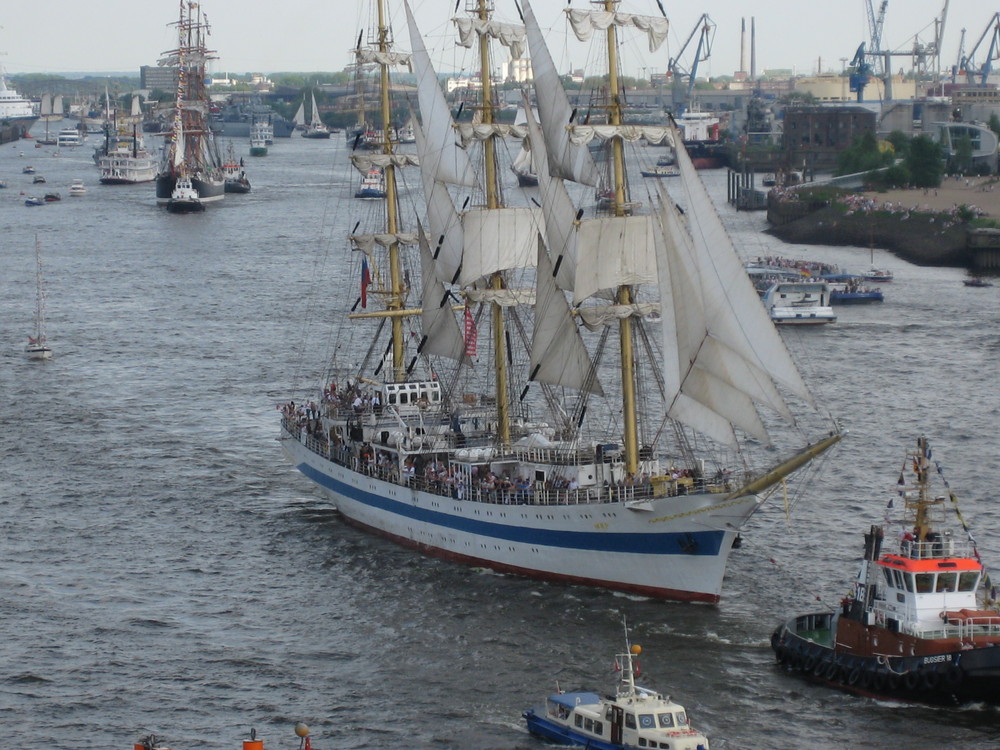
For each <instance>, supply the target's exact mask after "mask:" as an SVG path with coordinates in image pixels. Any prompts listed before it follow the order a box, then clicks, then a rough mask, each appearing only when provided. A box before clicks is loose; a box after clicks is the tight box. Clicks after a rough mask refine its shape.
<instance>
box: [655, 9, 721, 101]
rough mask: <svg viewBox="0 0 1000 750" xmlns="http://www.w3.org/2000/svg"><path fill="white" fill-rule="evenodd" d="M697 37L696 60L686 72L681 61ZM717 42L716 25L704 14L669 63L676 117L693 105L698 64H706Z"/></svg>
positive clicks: (668, 68)
mask: <svg viewBox="0 0 1000 750" xmlns="http://www.w3.org/2000/svg"><path fill="white" fill-rule="evenodd" d="M695 35H697V36H698V45H697V47H696V48H695V52H694V59H693V61H692V63H691V69H690V70H686V69H685V68H684V67H683V66H682V65H681V63H680V59H681V57H682V56H683V54H684V52H685V50H687V48H688V45H689V44H690V43H691V41H692V40H693V39H694V37H695ZM714 40H715V23H714V22H713V21H712V19H711V18H709V17H708V13H702V14H701V18H699V19H698V22H697V23H696V24H695V25H694V28H693V29H691V33H690V34H688V37H687V39H685V40H684V44H682V45H681V48H680V51H678V53H677V56H676V57H672V58H670V61H669V62H668V63H667V70H668V71H669V73H670V76H671V78H672V81H673V84H672V86H673V94H672V96H671V98H672V100H673V105H674V115H675V116H677V117H679V116H680V115H682V114H684V112H685V111H686V110H687V108H688V107H689V106H690V104H691V95H692V92H693V91H694V81H695V78H696V77H697V75H698V63H700V62H704V61H705V60H707V59H708V58H709V57H710V56H711V55H712V42H713V41H714ZM685 77H686V78H687V87H686V88H684V89H683V94H682V95H681V97H680V102H679V103H678V101H677V100H678V97H677V93H676V92H677V91H678V89H680V88H681V86H682V79H684V78H685Z"/></svg>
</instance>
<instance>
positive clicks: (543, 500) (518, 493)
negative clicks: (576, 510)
mask: <svg viewBox="0 0 1000 750" xmlns="http://www.w3.org/2000/svg"><path fill="white" fill-rule="evenodd" d="M281 422H282V426H283V427H284V428H285V430H286V431H287V432H288V433H289V434H290V435H291V436H293V437H294V438H295V439H296V440H298V441H299V442H301V443H302V444H303V445H304V446H305V447H306V448H307V449H308V450H310V451H312V452H313V453H315V454H317V455H319V456H322V457H323V458H325V459H327V460H328V461H332V462H334V463H336V464H339V465H341V466H345V467H348V468H350V469H352V470H353V471H358V472H362V473H365V474H368V475H370V476H374V477H377V478H379V479H383V480H385V481H390V482H393V483H396V484H401V485H407V486H410V487H412V488H414V489H417V490H420V491H423V492H429V493H432V494H435V495H442V496H444V497H452V498H456V499H460V500H469V501H472V502H480V503H490V504H496V505H540V506H550V505H557V506H558V505H594V504H600V503H623V502H633V501H637V500H639V501H641V500H651V499H653V498H654V497H663V496H664V493H663V491H662V489H658V490H656V491H655V492H654V487H653V486H652V485H651V484H645V483H640V484H636V485H628V484H622V485H617V484H607V485H604V486H593V487H589V486H588V487H562V488H556V487H546V486H539V485H538V484H537V483H536V484H533V485H531V486H515V485H514V484H513V483H508V482H502V483H501V484H499V485H497V486H485V485H483V484H482V483H480V482H475V481H471V482H470V481H463V480H462V479H460V478H457V477H453V476H442V477H427V476H416V475H413V474H408V473H406V471H404V472H402V473H401V472H400V471H399V469H398V467H397V466H396V465H395V464H392V463H388V464H386V463H379V461H378V459H377V458H376V456H375V452H374V451H373V452H372V453H370V454H368V458H366V459H364V460H363V459H362V458H361V457H360V456H358V455H357V454H356V452H355V451H354V450H353V449H352V448H351V447H350V446H348V445H345V444H337V443H334V442H332V441H330V440H329V439H328V438H327V437H326V436H325V435H324V434H323V433H322V432H319V433H316V434H314V433H312V432H310V431H309V430H308V426H307V424H304V423H303V422H302V420H300V419H299V418H297V417H293V416H288V415H286V416H283V417H282V420H281ZM697 484H698V486H697V491H704V489H705V487H704V486H703V484H704V483H702V482H699V483H697ZM689 491H690V489H689V488H687V487H685V486H684V485H678V487H677V489H676V491H673V492H670V493H669V494H670V495H671V496H672V495H683V494H687V492H689Z"/></svg>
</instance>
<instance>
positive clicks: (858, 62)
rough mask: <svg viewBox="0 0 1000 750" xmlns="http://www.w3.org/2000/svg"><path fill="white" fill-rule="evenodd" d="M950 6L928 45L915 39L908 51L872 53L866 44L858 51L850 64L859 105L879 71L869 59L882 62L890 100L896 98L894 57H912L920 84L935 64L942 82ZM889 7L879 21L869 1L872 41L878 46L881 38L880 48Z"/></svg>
mask: <svg viewBox="0 0 1000 750" xmlns="http://www.w3.org/2000/svg"><path fill="white" fill-rule="evenodd" d="M949 2H950V0H945V2H944V7H943V8H942V9H941V15H940V16H939V17H937V18H935V19H934V22H933V24H934V38H933V40H932V41H931V42H929V43H927V44H924V43H923V42H921V41H920V39H919V38H918V37H917V36H916V35H914V37H913V44H912V46H911V47H910V48H909V49H905V50H887V49H879V48H878V47H875V48H874V49H870V50H869V49H867V48H866V47H865V44H864V43H862V44H861V46H859V47H858V50H857V52H855V54H854V58H853V59H852V60H851V63H850V66H851V68H852V71H851V74H850V89H851V91H855V92H857V95H858V101H859V102H860V101H864V89H865V86H866V85H867V84H868V82H869V80H870V79H871V77H872V76H873V75H874V74H875V67H874V66H873V65H872V64H871V63H869V62H868V61H867V58H873V59H874V60H876V61H882V64H881V66H880V69H881V71H882V73H883V75H884V81H885V98H886V99H891V98H892V58H893V57H909V58H910V59H911V60H912V62H913V67H914V68H915V72H916V77H917V80H918V81H919V80H922V79H924V78H926V77H927V75H928V70H927V69H928V63H929V62H930V63H931V66H932V70H933V71H934V75H935V79H936V80H937V79H939V78H940V70H941V40H942V39H943V38H944V28H945V22H946V21H947V19H948V4H949ZM887 5H888V2H887V0H883V2H882V5H881V7H880V9H879V15H878V18H876V17H875V13H874V10H873V8H872V5H871V2H870V0H868V10H869V16H868V19H869V24H870V25H871V27H872V40H873V44H874V40H875V38H876V35H877V37H878V40H879V46H881V35H882V24H883V23H884V22H885V10H886V6H887Z"/></svg>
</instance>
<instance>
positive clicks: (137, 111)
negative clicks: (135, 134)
mask: <svg viewBox="0 0 1000 750" xmlns="http://www.w3.org/2000/svg"><path fill="white" fill-rule="evenodd" d="M129 114H130V115H132V117H141V116H142V106H141V105H140V104H139V97H138V96H133V97H132V109H131V111H130V112H129Z"/></svg>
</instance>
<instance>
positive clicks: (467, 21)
mask: <svg viewBox="0 0 1000 750" xmlns="http://www.w3.org/2000/svg"><path fill="white" fill-rule="evenodd" d="M451 20H452V21H454V23H455V26H456V27H457V28H458V43H459V44H461V45H462V46H463V47H471V46H472V45H473V44H474V43H475V42H476V39H477V35H478V36H489V37H492V38H493V39H496V40H497V41H498V42H500V44H502V45H503V46H505V47H507V48H508V49H509V50H510V56H511V57H512V58H514V59H515V60H517V59H518V58H521V57H524V27H523V26H519V25H517V24H513V23H502V22H500V21H494V20H492V19H488V20H485V21H484V20H482V19H479V18H468V17H460V18H453V19H451Z"/></svg>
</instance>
